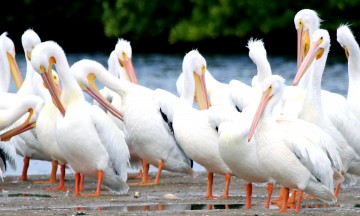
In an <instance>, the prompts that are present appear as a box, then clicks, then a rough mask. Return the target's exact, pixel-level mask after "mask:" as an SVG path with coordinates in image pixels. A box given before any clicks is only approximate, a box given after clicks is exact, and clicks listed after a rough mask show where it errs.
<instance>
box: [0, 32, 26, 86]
mask: <svg viewBox="0 0 360 216" xmlns="http://www.w3.org/2000/svg"><path fill="white" fill-rule="evenodd" d="M0 46H2V47H3V49H4V50H5V52H6V56H7V59H8V62H9V66H10V72H11V75H12V77H13V79H14V82H15V85H16V87H17V89H19V88H20V87H21V85H22V83H23V79H22V76H21V73H20V70H19V67H18V65H17V62H16V58H15V45H14V42H13V41H12V40H11V39H10V38H9V37H8V36H7V32H4V33H2V34H1V35H0Z"/></svg>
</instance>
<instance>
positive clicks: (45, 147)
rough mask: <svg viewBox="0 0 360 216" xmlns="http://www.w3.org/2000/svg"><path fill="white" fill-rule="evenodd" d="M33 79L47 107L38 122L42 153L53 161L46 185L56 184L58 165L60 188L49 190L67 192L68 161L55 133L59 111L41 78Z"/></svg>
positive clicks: (37, 76) (57, 83) (35, 77)
mask: <svg viewBox="0 0 360 216" xmlns="http://www.w3.org/2000/svg"><path fill="white" fill-rule="evenodd" d="M52 74H53V79H54V81H53V82H54V83H55V84H56V86H59V92H60V91H61V89H60V83H59V79H58V76H57V73H56V72H54V71H53V73H52ZM33 79H34V84H37V85H34V91H35V94H36V95H39V96H40V97H41V98H42V99H43V100H44V101H45V105H44V107H43V108H42V110H41V112H40V113H39V116H38V119H37V121H36V135H37V139H38V143H39V146H40V148H41V150H42V152H43V153H44V154H46V155H48V156H49V157H50V158H51V160H52V171H51V174H50V179H49V181H46V182H45V183H55V182H56V171H57V166H58V164H60V170H61V173H60V181H59V186H58V187H57V188H49V189H57V190H65V189H67V188H66V187H65V185H64V183H65V182H64V180H65V165H66V159H65V157H64V155H63V154H62V152H60V149H59V146H58V144H57V142H56V139H55V132H54V130H55V121H56V115H57V112H58V110H57V108H56V106H55V105H54V103H53V101H52V98H51V95H50V93H49V91H48V90H47V89H46V88H44V85H45V84H41V83H43V82H44V81H43V80H42V78H41V76H39V75H38V74H36V76H34V78H33Z"/></svg>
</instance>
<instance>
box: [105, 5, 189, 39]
mask: <svg viewBox="0 0 360 216" xmlns="http://www.w3.org/2000/svg"><path fill="white" fill-rule="evenodd" d="M189 5H190V3H189V2H187V1H171V3H170V2H169V1H168V0H152V1H146V0H138V1H133V0H115V1H114V2H111V1H103V9H104V12H103V16H102V20H103V23H104V30H105V34H106V35H107V36H108V37H123V36H126V35H131V38H132V39H134V40H137V39H140V38H147V37H158V36H165V37H167V34H168V32H169V29H170V28H171V26H172V25H173V24H174V23H176V22H177V20H178V19H179V18H180V17H181V16H186V15H189V14H188V12H187V11H188V10H187V9H186V8H187V7H189Z"/></svg>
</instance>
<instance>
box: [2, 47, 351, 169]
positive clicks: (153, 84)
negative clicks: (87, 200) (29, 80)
mask: <svg viewBox="0 0 360 216" xmlns="http://www.w3.org/2000/svg"><path fill="white" fill-rule="evenodd" d="M203 56H204V57H205V59H206V61H207V68H208V70H209V72H210V73H211V74H212V75H213V76H214V78H216V79H217V80H219V81H220V82H224V83H228V82H229V81H230V80H233V79H236V80H240V81H242V82H244V83H247V84H250V83H251V79H252V77H253V76H254V75H255V74H256V67H255V65H254V64H253V62H252V61H251V59H250V58H249V57H248V55H246V54H243V55H220V54H203ZM67 57H68V61H69V64H70V65H71V64H73V63H74V62H76V61H78V60H81V59H84V58H87V59H92V60H96V61H98V62H100V63H102V64H103V65H104V66H105V67H107V58H108V56H107V55H106V54H101V53H95V54H67ZM183 57H184V54H136V55H135V54H134V55H133V65H134V68H135V72H136V76H137V78H138V82H139V84H141V85H143V86H146V87H148V88H150V89H155V88H162V89H165V90H168V91H170V92H172V93H175V94H176V85H175V83H176V80H177V78H178V76H179V74H180V72H181V68H182V60H183ZM339 59H340V60H339ZM268 60H269V62H270V65H271V67H272V72H273V74H277V75H281V76H283V77H284V78H285V79H286V83H287V84H289V85H290V84H291V82H292V80H293V78H294V76H295V73H296V58H295V56H294V57H293V58H289V57H283V56H268ZM345 60H346V58H345V56H344V57H343V58H338V59H337V60H335V59H334V60H332V59H329V60H328V62H327V65H326V68H325V72H324V74H323V80H322V87H323V89H326V90H329V91H332V92H336V93H339V94H342V95H344V96H346V94H347V88H348V72H347V62H346V61H345ZM17 62H18V65H19V69H20V70H21V72H22V74H23V77H25V71H26V62H25V59H24V56H23V54H18V55H17ZM10 91H11V92H14V91H16V89H15V87H14V85H13V84H11V87H10ZM87 99H88V100H90V98H89V97H88V96H87ZM22 165H23V163H22V158H21V157H18V158H17V168H16V170H11V169H9V170H8V171H7V175H8V176H10V175H12V176H13V175H21V170H22ZM50 170H51V164H50V163H49V162H43V161H35V160H32V161H31V162H30V167H29V171H28V174H29V175H32V174H48V173H49V172H50ZM194 170H196V171H202V170H204V169H203V168H202V167H201V166H200V165H197V164H195V166H194Z"/></svg>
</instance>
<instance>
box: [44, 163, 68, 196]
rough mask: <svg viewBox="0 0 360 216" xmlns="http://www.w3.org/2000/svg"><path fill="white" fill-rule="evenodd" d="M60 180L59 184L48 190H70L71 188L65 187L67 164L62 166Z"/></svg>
mask: <svg viewBox="0 0 360 216" xmlns="http://www.w3.org/2000/svg"><path fill="white" fill-rule="evenodd" d="M60 171H61V172H60V181H59V186H58V187H56V188H48V189H46V190H68V189H69V188H67V187H65V164H64V165H61V166H60Z"/></svg>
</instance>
